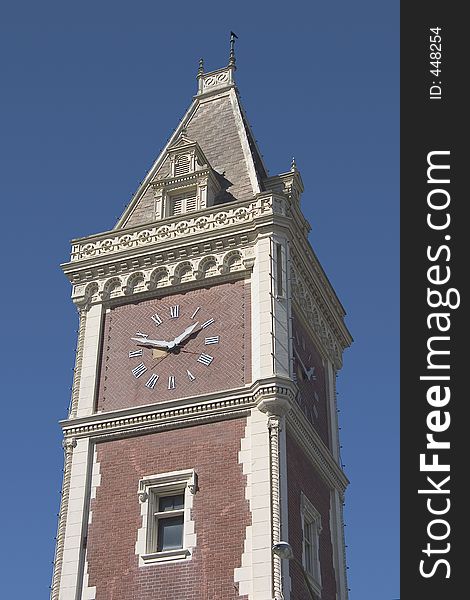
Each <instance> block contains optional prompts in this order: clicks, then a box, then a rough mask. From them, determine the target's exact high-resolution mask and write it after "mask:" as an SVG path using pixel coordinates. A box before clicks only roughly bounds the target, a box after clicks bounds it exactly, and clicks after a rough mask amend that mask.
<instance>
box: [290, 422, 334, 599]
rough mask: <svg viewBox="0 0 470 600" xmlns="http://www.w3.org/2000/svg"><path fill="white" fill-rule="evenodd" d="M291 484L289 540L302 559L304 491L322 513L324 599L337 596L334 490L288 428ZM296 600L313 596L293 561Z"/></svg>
mask: <svg viewBox="0 0 470 600" xmlns="http://www.w3.org/2000/svg"><path fill="white" fill-rule="evenodd" d="M286 443H287V487H288V503H289V542H290V544H291V546H292V550H293V552H294V556H295V557H297V558H298V559H299V560H300V561H301V560H302V543H303V540H302V523H301V517H300V494H301V492H303V493H304V494H305V495H306V496H307V498H308V499H309V500H310V502H311V503H312V504H313V506H314V507H315V508H316V509H317V510H318V512H319V513H320V514H321V522H322V532H321V534H320V566H321V579H322V596H321V597H322V600H335V599H336V582H335V572H334V567H333V554H332V545H331V532H330V490H329V488H328V486H327V485H326V484H325V482H324V481H323V480H322V479H321V478H320V476H319V474H318V473H317V472H316V471H315V469H314V468H313V466H312V464H311V463H310V461H309V460H308V459H307V457H306V456H305V454H304V452H303V450H302V449H301V448H300V446H299V445H298V444H297V442H296V441H295V440H294V438H293V437H292V436H291V435H290V434H289V432H287V435H286ZM289 568H290V576H291V580H292V594H291V598H292V599H293V600H311V598H310V595H309V592H308V589H307V587H306V584H305V580H304V577H303V575H302V572H301V570H300V568H299V567H298V566H297V565H296V564H295V563H293V562H290V563H289Z"/></svg>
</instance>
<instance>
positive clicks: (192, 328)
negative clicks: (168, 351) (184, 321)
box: [169, 321, 199, 348]
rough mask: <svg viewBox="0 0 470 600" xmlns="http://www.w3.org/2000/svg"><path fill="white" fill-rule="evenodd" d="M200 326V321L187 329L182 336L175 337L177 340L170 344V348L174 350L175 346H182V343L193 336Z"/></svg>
mask: <svg viewBox="0 0 470 600" xmlns="http://www.w3.org/2000/svg"><path fill="white" fill-rule="evenodd" d="M198 325H199V321H196V323H193V324H192V325H190V326H189V327H187V328H186V329H185V330H184V331H183V333H182V334H180V335H179V336H178V337H175V339H174V340H173V341H172V342H170V344H171V345H170V346H169V347H170V348H172V347H173V346H178V345H179V344H181V342H184V340H186V339H187V338H188V337H189V336H190V335H191V334H192V332H193V331H194V330H195V329H196V327H197V326H198Z"/></svg>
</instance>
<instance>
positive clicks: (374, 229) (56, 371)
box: [0, 0, 399, 600]
mask: <svg viewBox="0 0 470 600" xmlns="http://www.w3.org/2000/svg"><path fill="white" fill-rule="evenodd" d="M162 4H163V3H157V2H150V1H149V0H139V1H138V2H123V1H120V0H117V1H114V2H111V1H109V0H103V1H101V2H89V1H87V0H85V1H82V2H81V3H71V2H64V1H62V2H54V1H48V0H45V1H44V2H41V3H37V2H32V1H31V0H29V1H23V2H22V1H18V2H16V3H8V4H7V3H3V4H2V7H1V8H0V67H1V68H0V82H1V91H0V165H1V173H2V174H1V177H0V197H1V206H2V223H3V233H2V236H1V244H2V248H1V252H2V256H3V265H2V268H3V285H2V289H3V293H2V295H1V298H0V301H1V312H0V314H1V319H2V324H1V331H2V334H3V344H2V346H1V350H0V352H1V355H2V359H1V363H0V364H1V365H2V384H3V385H2V388H3V394H2V397H3V399H2V413H3V423H4V425H3V432H2V436H1V442H0V443H1V453H0V456H1V469H2V475H3V483H4V492H3V494H2V495H1V496H0V503H1V511H2V515H3V530H2V548H1V552H2V557H1V561H0V564H1V566H2V569H5V573H6V576H3V578H2V588H3V590H4V592H3V593H4V596H5V597H15V598H30V597H34V598H47V597H48V594H49V585H50V577H51V568H52V565H51V561H52V559H53V551H54V536H55V533H56V524H57V521H56V513H57V511H58V502H59V490H60V486H61V469H62V451H61V447H60V442H61V434H60V428H59V426H58V424H57V421H58V420H59V419H61V418H64V417H65V416H66V410H67V406H68V403H69V398H70V386H71V382H72V368H73V362H74V356H75V342H76V329H77V317H76V312H75V309H74V307H73V305H72V303H71V301H70V300H69V295H70V288H69V284H68V282H67V280H66V279H65V277H64V276H63V275H62V273H61V271H60V269H59V267H58V265H59V263H61V262H65V261H66V260H67V259H68V252H69V240H70V239H71V238H74V237H79V236H82V235H87V234H91V233H94V232H99V231H103V230H107V229H110V228H112V227H113V225H114V223H115V221H116V219H117V217H118V216H119V215H120V214H121V212H122V210H123V209H124V206H125V205H126V204H127V203H128V202H129V199H130V197H131V195H132V193H133V192H134V191H135V189H136V187H137V185H138V183H139V181H140V180H141V179H142V178H143V176H144V174H145V173H146V171H147V169H148V168H149V166H150V164H151V163H152V162H153V160H154V158H155V157H156V156H157V154H158V153H159V150H160V149H161V147H162V146H163V145H164V143H165V141H166V140H167V138H168V137H169V135H170V134H171V132H172V131H173V129H174V128H175V127H176V125H177V123H178V121H179V119H180V117H181V116H182V115H183V113H184V111H185V110H186V108H187V106H188V105H189V104H190V102H191V98H192V95H193V94H194V93H195V91H196V79H195V76H196V71H197V64H198V59H199V58H200V57H201V56H203V57H204V58H205V65H206V70H210V69H215V68H219V67H221V66H224V65H225V64H226V61H227V54H228V34H229V31H230V30H231V29H232V30H234V31H235V32H236V33H237V34H238V36H239V40H238V43H237V65H238V71H237V82H238V85H239V89H240V91H241V95H242V101H243V103H244V106H245V109H246V111H247V114H248V118H249V120H250V123H251V125H252V128H253V130H254V134H255V137H256V138H257V140H258V142H259V145H260V148H261V151H262V153H263V155H264V159H265V162H266V164H267V166H268V169H269V171H270V172H271V173H273V174H274V173H277V172H282V171H286V170H287V169H288V168H289V165H290V161H291V158H292V156H293V155H294V156H295V157H296V160H297V165H298V167H299V169H300V171H301V174H302V177H303V180H304V184H305V193H304V196H303V208H304V212H305V214H306V216H307V218H308V219H309V221H310V222H311V224H312V232H311V237H310V239H311V242H312V245H313V247H314V248H315V250H316V252H317V254H318V256H319V258H320V260H321V262H322V264H323V266H324V268H325V270H326V272H327V274H328V276H329V278H330V280H331V282H332V283H333V285H334V286H335V289H336V291H337V293H338V295H339V297H340V299H341V301H342V302H343V304H344V306H345V308H346V310H347V312H348V316H347V323H348V326H349V328H350V330H351V332H352V334H353V336H354V339H355V342H354V345H353V346H352V348H351V349H350V350H348V351H347V352H346V354H345V363H344V369H343V371H342V372H341V373H340V376H339V378H338V392H339V396H338V401H339V406H340V409H341V412H340V422H341V423H340V424H341V427H342V430H341V436H342V445H343V450H342V452H343V462H344V463H345V470H346V472H347V475H348V477H349V478H350V480H351V485H350V488H349V491H348V494H347V505H346V513H345V519H346V523H347V526H346V538H347V544H348V548H347V557H348V566H349V570H348V577H349V587H350V588H351V592H350V599H351V600H394V599H395V598H398V597H399V591H398V589H399V586H398V561H399V553H398V518H399V510H398V500H399V485H398V460H399V452H398V438H399V432H398V381H399V367H398V341H399V340H398V317H399V314H398V293H399V287H398V259H399V252H398V242H399V232H398V217H399V212H398V206H399V204H398V202H399V200H398V197H399V196H398V185H399V173H398V157H399V155H398V142H399V109H398V102H399V71H398V64H399V28H398V27H399V3H398V2H396V1H394V2H392V1H390V0H388V1H386V2H380V3H378V2H373V1H372V0H370V1H367V0H357V1H356V2H354V3H353V2H348V1H346V0H338V1H336V2H328V3H327V2H321V3H320V2H314V1H312V0H310V1H301V2H291V3H289V4H285V3H282V4H280V3H273V2H266V1H264V0H263V1H260V2H256V3H255V2H250V3H248V2H246V3H245V2H238V3H236V4H235V3H230V4H229V3H227V4H222V3H216V2H211V1H205V0H201V1H200V2H199V3H195V2H191V3H189V2H187V3H185V2H182V3H178V7H179V8H178V10H177V11H176V10H175V9H173V8H172V7H171V5H170V3H165V5H164V6H163V5H162Z"/></svg>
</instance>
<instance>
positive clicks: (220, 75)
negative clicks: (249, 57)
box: [197, 65, 235, 97]
mask: <svg viewBox="0 0 470 600" xmlns="http://www.w3.org/2000/svg"><path fill="white" fill-rule="evenodd" d="M234 72H235V65H233V66H232V65H229V66H228V67H224V68H223V69H217V71H211V72H209V73H204V70H203V69H201V68H200V69H199V71H198V77H197V80H198V93H197V96H198V97H199V96H202V95H203V94H209V93H212V92H220V91H221V90H225V89H228V88H231V87H234V86H235V80H234Z"/></svg>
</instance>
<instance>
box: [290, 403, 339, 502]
mask: <svg viewBox="0 0 470 600" xmlns="http://www.w3.org/2000/svg"><path fill="white" fill-rule="evenodd" d="M286 422H287V428H288V430H289V431H290V433H291V435H292V437H293V438H294V439H295V441H296V442H297V443H298V444H299V445H300V447H301V448H302V450H303V451H304V452H305V455H306V456H307V457H308V459H309V460H310V461H311V462H312V464H313V465H314V466H315V467H316V469H317V471H318V473H319V475H320V476H321V477H322V478H323V479H324V481H325V482H326V483H327V485H328V486H329V487H330V488H331V489H335V490H338V491H339V492H340V494H344V491H345V490H346V488H347V486H348V484H349V480H348V478H347V477H346V475H345V474H344V472H343V470H342V469H341V467H340V466H339V465H338V463H337V462H336V461H335V459H334V458H333V456H332V454H331V452H330V450H329V449H328V448H327V447H326V445H325V444H324V443H323V441H322V439H321V438H320V436H319V435H318V433H317V432H316V431H315V430H314V429H313V427H312V426H311V425H310V423H309V422H308V421H307V419H306V418H305V416H304V415H303V413H302V411H301V410H300V408H299V407H298V406H297V405H295V404H293V406H292V410H291V411H290V412H289V413H288V414H287V416H286Z"/></svg>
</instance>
